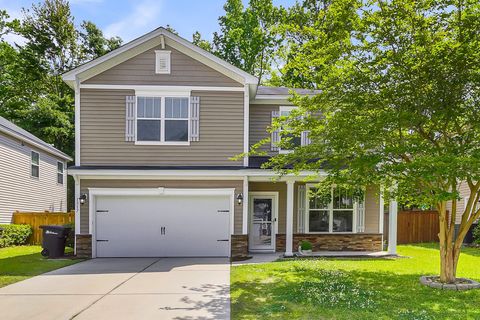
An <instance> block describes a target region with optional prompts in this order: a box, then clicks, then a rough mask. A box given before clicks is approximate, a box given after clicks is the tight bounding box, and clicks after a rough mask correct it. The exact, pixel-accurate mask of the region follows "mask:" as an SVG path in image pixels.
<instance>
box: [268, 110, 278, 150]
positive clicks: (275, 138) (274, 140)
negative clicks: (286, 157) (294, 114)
mask: <svg viewBox="0 0 480 320" xmlns="http://www.w3.org/2000/svg"><path fill="white" fill-rule="evenodd" d="M278 117H280V111H278V110H273V111H272V124H273V121H274V119H275V118H278ZM270 140H271V141H270V149H271V150H272V151H278V146H277V144H278V143H279V142H280V132H279V131H278V130H275V131H272V136H271V138H270Z"/></svg>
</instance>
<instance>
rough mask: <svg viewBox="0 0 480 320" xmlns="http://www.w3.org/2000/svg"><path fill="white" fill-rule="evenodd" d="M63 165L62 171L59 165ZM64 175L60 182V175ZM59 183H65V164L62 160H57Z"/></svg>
mask: <svg viewBox="0 0 480 320" xmlns="http://www.w3.org/2000/svg"><path fill="white" fill-rule="evenodd" d="M59 164H61V165H62V171H59V170H58V165H59ZM60 174H61V175H62V183H60V182H58V177H59V175H60ZM57 184H59V185H64V184H65V164H64V163H63V162H62V161H57Z"/></svg>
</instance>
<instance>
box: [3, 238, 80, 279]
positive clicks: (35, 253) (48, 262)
mask: <svg viewBox="0 0 480 320" xmlns="http://www.w3.org/2000/svg"><path fill="white" fill-rule="evenodd" d="M67 250H68V248H67ZM40 251H42V247H40V246H18V247H8V248H2V249H0V288H1V287H4V286H6V285H9V284H12V283H14V282H17V281H21V280H25V279H27V278H30V277H33V276H36V275H39V274H41V273H45V272H48V271H52V270H55V269H58V268H62V267H65V266H68V265H71V264H74V263H77V262H80V261H82V260H79V259H77V260H73V259H45V258H44V257H42V256H41V255H40ZM70 251H71V249H70ZM67 252H68V251H67Z"/></svg>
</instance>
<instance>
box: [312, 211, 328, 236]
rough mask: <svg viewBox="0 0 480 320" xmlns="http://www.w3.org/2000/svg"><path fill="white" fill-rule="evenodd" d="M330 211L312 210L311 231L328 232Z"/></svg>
mask: <svg viewBox="0 0 480 320" xmlns="http://www.w3.org/2000/svg"><path fill="white" fill-rule="evenodd" d="M328 220H329V213H328V211H326V210H310V212H309V217H308V221H309V231H310V232H328V231H329V230H328Z"/></svg>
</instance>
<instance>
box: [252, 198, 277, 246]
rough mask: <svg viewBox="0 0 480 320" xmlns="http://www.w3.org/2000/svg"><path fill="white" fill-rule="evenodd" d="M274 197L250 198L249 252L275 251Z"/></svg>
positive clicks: (275, 205)
mask: <svg viewBox="0 0 480 320" xmlns="http://www.w3.org/2000/svg"><path fill="white" fill-rule="evenodd" d="M276 199H277V198H276V195H273V194H258V195H251V196H250V199H249V200H250V201H249V204H250V221H251V223H250V232H249V237H250V238H249V247H250V248H249V249H250V251H265V252H268V251H270V252H271V251H275V223H276V220H277V219H276V217H277V214H276V213H277V208H276V207H277V203H276V202H277V201H276Z"/></svg>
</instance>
